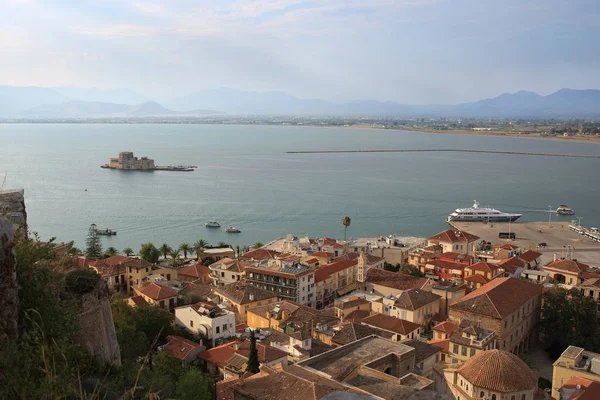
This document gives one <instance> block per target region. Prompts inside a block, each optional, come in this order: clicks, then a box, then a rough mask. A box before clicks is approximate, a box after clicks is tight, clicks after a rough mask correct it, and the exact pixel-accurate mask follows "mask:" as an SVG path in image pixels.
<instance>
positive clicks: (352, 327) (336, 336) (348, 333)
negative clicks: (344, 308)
mask: <svg viewBox="0 0 600 400" xmlns="http://www.w3.org/2000/svg"><path fill="white" fill-rule="evenodd" d="M331 334H332V337H331V339H330V340H324V342H325V343H330V344H331V345H332V346H336V347H337V346H344V345H347V344H349V343H352V342H355V341H357V340H359V339H363V338H366V337H369V336H373V335H376V336H379V337H382V338H386V339H390V340H394V338H396V337H397V335H396V334H395V333H394V332H390V331H386V330H383V329H380V328H375V327H373V326H369V325H363V324H361V323H358V322H343V323H342V324H341V325H340V326H339V327H337V328H336V329H334V330H333V332H332V333H331Z"/></svg>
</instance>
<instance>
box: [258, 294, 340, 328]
mask: <svg viewBox="0 0 600 400" xmlns="http://www.w3.org/2000/svg"><path fill="white" fill-rule="evenodd" d="M248 312H250V313H254V314H257V315H260V316H261V317H266V316H267V314H271V313H273V312H277V313H278V319H279V320H280V321H281V322H280V323H284V322H287V323H291V322H294V323H298V324H302V323H305V322H306V323H309V322H311V321H312V322H313V323H314V325H316V324H317V323H320V322H326V321H331V322H335V321H337V318H336V317H333V316H326V315H324V314H323V312H322V311H320V310H317V309H315V308H312V307H308V306H305V305H302V304H298V303H294V302H293V301H290V300H282V301H278V302H274V303H269V304H263V305H260V306H256V307H252V308H249V309H248Z"/></svg>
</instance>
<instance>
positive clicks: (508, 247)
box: [498, 243, 519, 251]
mask: <svg viewBox="0 0 600 400" xmlns="http://www.w3.org/2000/svg"><path fill="white" fill-rule="evenodd" d="M498 247H500V248H501V249H504V250H510V251H513V250H517V249H518V248H519V246H517V245H514V244H510V243H504V244H501V245H500V246H498Z"/></svg>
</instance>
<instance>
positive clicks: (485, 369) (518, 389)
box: [444, 350, 538, 400]
mask: <svg viewBox="0 0 600 400" xmlns="http://www.w3.org/2000/svg"><path fill="white" fill-rule="evenodd" d="M444 378H445V381H446V384H447V387H448V389H449V393H451V394H452V396H453V398H454V399H465V400H466V399H489V400H533V399H534V394H535V391H536V389H537V380H538V377H537V375H536V374H535V373H534V372H533V371H532V370H531V369H530V368H529V367H528V366H527V364H525V362H523V361H522V360H521V359H520V358H519V357H517V356H516V355H514V354H512V353H509V352H506V351H502V350H489V351H483V352H481V353H479V354H477V355H475V356H474V357H472V358H470V359H469V360H467V361H465V362H464V363H462V364H460V365H458V364H455V365H453V366H452V367H450V368H447V369H445V370H444Z"/></svg>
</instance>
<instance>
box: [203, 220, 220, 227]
mask: <svg viewBox="0 0 600 400" xmlns="http://www.w3.org/2000/svg"><path fill="white" fill-rule="evenodd" d="M204 226H206V227H207V228H220V227H221V224H220V223H218V222H217V221H210V222H207V223H206V225H204Z"/></svg>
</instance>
